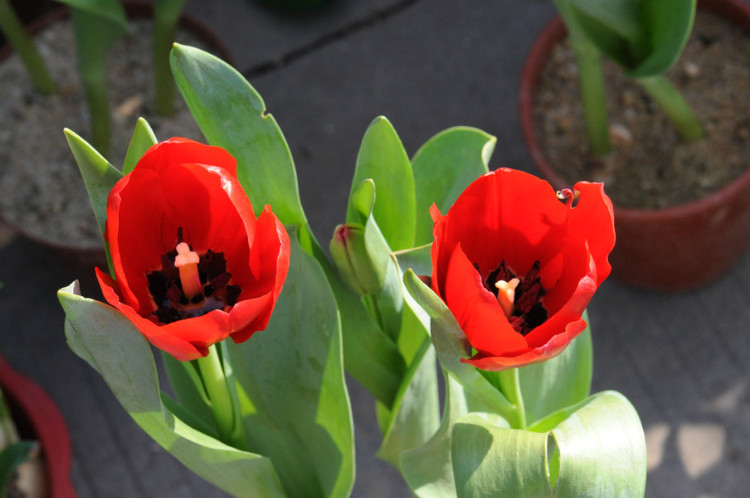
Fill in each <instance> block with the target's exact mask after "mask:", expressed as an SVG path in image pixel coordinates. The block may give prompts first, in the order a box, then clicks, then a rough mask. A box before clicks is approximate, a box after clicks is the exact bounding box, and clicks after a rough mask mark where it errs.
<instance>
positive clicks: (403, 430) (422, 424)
mask: <svg viewBox="0 0 750 498" xmlns="http://www.w3.org/2000/svg"><path fill="white" fill-rule="evenodd" d="M438 406H439V400H438V386H437V369H436V363H435V351H434V349H433V348H432V347H431V345H430V341H429V338H428V337H425V340H424V342H423V343H422V348H421V350H420V351H419V352H417V354H416V355H415V356H414V358H413V359H412V361H411V363H410V365H409V369H408V370H407V372H406V374H405V375H404V377H403V379H402V384H401V390H400V391H399V393H398V394H397V395H396V400H395V401H394V404H393V408H392V409H391V410H388V409H387V408H386V407H384V406H381V405H379V406H378V418H379V421H380V424H381V426H385V429H384V431H383V432H384V436H383V442H382V444H381V445H380V448H379V449H378V452H377V456H378V457H379V458H381V459H383V460H385V461H386V462H388V463H390V464H391V465H393V466H394V467H396V468H399V466H400V465H401V454H402V453H403V452H404V451H407V450H410V449H413V448H417V447H419V446H422V445H423V444H424V443H425V442H426V441H427V440H429V438H430V437H431V436H432V435H433V434H434V433H435V431H436V430H437V428H438V426H439V424H440V414H439V412H438Z"/></svg>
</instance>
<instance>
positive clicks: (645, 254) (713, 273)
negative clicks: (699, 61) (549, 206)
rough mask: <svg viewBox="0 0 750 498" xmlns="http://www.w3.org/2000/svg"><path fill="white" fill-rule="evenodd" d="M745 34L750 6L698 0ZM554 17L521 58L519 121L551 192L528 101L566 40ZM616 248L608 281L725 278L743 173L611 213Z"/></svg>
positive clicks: (741, 238)
mask: <svg viewBox="0 0 750 498" xmlns="http://www.w3.org/2000/svg"><path fill="white" fill-rule="evenodd" d="M698 8H700V9H707V10H711V11H713V12H715V13H717V14H719V15H721V16H722V17H725V18H726V19H727V20H729V21H731V22H733V23H735V24H737V25H738V26H740V27H742V28H743V29H745V30H747V31H748V32H750V5H748V4H746V3H745V2H744V1H742V0H699V1H698ZM566 35H567V33H566V30H565V25H564V24H563V22H562V20H561V19H560V18H559V17H558V18H555V19H554V20H552V22H550V23H549V24H548V25H547V27H546V28H545V29H544V31H543V32H542V33H541V35H540V36H539V38H538V39H537V41H536V42H535V44H534V46H533V47H532V49H531V52H530V53H529V56H528V58H527V61H526V65H525V67H524V70H523V75H522V80H521V91H520V116H521V126H522V129H523V134H524V138H525V140H526V144H527V146H528V148H529V151H530V153H531V157H532V159H533V161H534V163H535V165H536V167H537V168H538V170H539V172H540V173H541V174H542V175H543V176H545V177H546V178H547V179H548V180H549V181H550V182H551V183H552V184H553V185H555V187H557V188H563V187H567V186H569V185H567V183H566V182H565V181H564V180H563V179H562V178H561V177H560V176H559V175H558V174H557V173H556V172H555V171H554V170H553V169H552V167H551V166H550V164H549V163H548V162H547V160H546V158H545V157H544V152H543V151H542V150H541V148H540V146H539V142H538V139H537V136H536V130H535V128H534V121H533V106H534V95H535V93H536V88H537V86H538V84H539V81H540V78H541V74H542V72H543V70H544V67H545V65H546V63H547V59H548V56H549V54H550V53H551V51H552V49H553V47H554V46H555V45H556V44H558V43H560V41H561V40H563V39H564V38H565V37H566ZM615 229H616V232H617V243H616V245H615V249H614V251H613V253H612V255H611V257H610V260H611V262H612V275H613V276H614V277H615V278H617V279H618V280H620V281H622V282H625V283H627V284H631V285H635V286H639V287H646V288H651V289H658V290H665V291H675V290H687V289H691V288H695V287H698V286H700V285H703V284H706V283H708V282H710V281H712V280H714V279H716V278H717V277H719V276H721V275H722V274H724V273H725V272H726V271H728V270H729V269H730V268H731V267H732V265H733V264H734V263H735V262H737V260H738V259H739V258H740V257H741V256H742V255H743V253H744V252H745V249H746V248H747V246H748V244H750V169H748V171H747V172H745V173H744V174H743V175H742V176H740V177H739V178H737V179H736V180H735V181H733V182H732V183H729V184H728V185H726V186H724V187H723V188H721V189H720V190H718V191H716V192H714V193H712V194H710V195H708V196H707V197H704V198H702V199H699V200H696V201H694V202H690V203H688V204H683V205H680V206H675V207H670V208H665V209H658V210H653V209H631V208H620V207H617V206H615Z"/></svg>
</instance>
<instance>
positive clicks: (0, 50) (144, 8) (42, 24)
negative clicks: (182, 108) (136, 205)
mask: <svg viewBox="0 0 750 498" xmlns="http://www.w3.org/2000/svg"><path fill="white" fill-rule="evenodd" d="M123 7H124V8H125V12H126V14H127V16H128V18H129V19H150V18H151V17H152V15H153V6H152V5H151V4H150V3H147V2H140V1H132V2H127V1H126V2H124V3H123ZM69 17H70V13H69V11H68V8H67V7H65V6H59V7H56V8H55V9H54V10H51V11H49V12H47V13H46V14H44V15H42V16H41V17H39V18H37V19H36V20H34V21H33V22H32V23H31V24H30V25H29V26H28V27H27V31H28V32H29V33H30V34H31V35H32V36H34V35H37V34H39V33H41V32H42V31H43V30H44V29H46V28H47V27H49V26H50V25H52V24H53V23H55V22H58V21H60V20H64V19H67V18H69ZM179 27H181V28H183V29H186V30H188V31H190V32H192V33H193V34H194V35H196V36H197V37H198V38H200V39H201V40H203V41H204V42H205V43H206V44H207V45H208V46H210V47H212V48H213V49H214V50H213V52H214V53H215V54H216V55H217V56H218V57H220V58H221V59H222V60H224V61H225V62H227V63H229V64H231V65H234V58H233V57H232V55H231V53H230V52H229V49H228V48H227V47H226V45H225V44H224V43H223V42H222V41H221V40H220V39H219V37H217V36H216V34H214V32H213V31H211V30H210V29H209V28H208V27H207V26H206V25H205V24H203V23H202V22H200V21H199V20H197V19H196V18H194V17H191V16H190V15H187V14H182V15H181V17H180V21H179ZM12 51H13V49H12V47H11V46H10V45H9V44H5V45H2V46H0V63H2V61H4V60H5V59H6V58H7V57H8V56H10V54H11V53H12ZM177 98H180V97H177ZM133 124H135V121H134V123H133ZM71 157H72V156H71ZM81 181H83V180H81ZM0 222H3V223H5V224H7V225H8V226H9V227H11V228H12V229H13V230H14V231H15V232H16V233H18V234H21V235H22V236H24V237H25V238H27V239H29V240H31V241H33V242H35V243H37V244H39V245H41V246H44V247H47V248H49V249H51V250H52V252H53V253H54V254H55V255H57V256H60V257H62V259H63V260H65V261H68V262H70V263H72V264H75V265H87V266H90V265H94V266H100V267H102V268H105V267H106V266H107V262H106V258H105V256H104V249H103V248H102V247H101V246H95V247H92V246H80V245H72V244H64V243H59V242H53V241H50V240H48V239H45V238H43V237H40V236H39V235H36V234H34V233H31V232H29V231H28V230H26V229H25V228H24V227H23V225H21V224H18V223H16V222H14V220H12V219H9V218H8V217H7V216H4V215H3V213H2V212H0Z"/></svg>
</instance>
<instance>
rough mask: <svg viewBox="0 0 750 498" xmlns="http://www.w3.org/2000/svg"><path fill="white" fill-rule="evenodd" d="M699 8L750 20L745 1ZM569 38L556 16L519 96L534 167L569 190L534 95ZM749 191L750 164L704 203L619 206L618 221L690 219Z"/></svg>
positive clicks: (717, 0)
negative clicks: (550, 157)
mask: <svg viewBox="0 0 750 498" xmlns="http://www.w3.org/2000/svg"><path fill="white" fill-rule="evenodd" d="M698 8H701V9H707V10H711V11H716V12H718V13H724V14H725V17H729V18H731V17H732V16H731V15H729V14H731V13H734V12H739V11H741V12H743V13H744V17H746V18H748V19H750V4H747V3H745V2H744V1H743V0H698ZM749 28H750V27H749ZM566 36H567V29H566V28H565V24H564V23H563V21H562V19H561V18H560V16H559V15H558V16H555V17H554V18H553V19H552V20H551V21H550V22H549V23H548V24H547V25H546V26H545V27H544V29H543V30H542V32H541V33H540V35H539V36H538V37H537V39H536V41H535V42H534V45H533V46H532V47H531V50H530V51H529V54H528V56H527V59H526V64H525V65H524V68H523V72H522V76H521V78H522V79H521V87H520V92H519V107H520V119H521V128H522V131H523V136H524V140H525V142H526V145H527V147H528V150H529V151H530V154H531V156H532V159H533V160H534V163H535V164H536V165H537V167H538V168H539V169H540V170H541V173H543V175H544V176H546V177H547V178H549V179H551V180H552V182H553V183H554V186H555V188H565V187H568V186H569V185H568V184H567V182H566V181H565V180H563V179H562V178H561V177H560V175H558V174H557V172H556V171H555V170H554V169H552V167H551V166H550V164H549V162H548V161H547V158H546V157H544V154H543V153H542V152H541V149H542V148H541V146H540V145H539V141H538V139H537V136H536V133H535V132H534V129H535V127H534V119H533V112H532V109H533V107H534V94H535V93H536V89H537V87H538V84H539V79H538V78H537V77H536V76H535V75H538V74H541V71H540V69H541V68H543V67H544V64H545V63H546V61H547V55H548V54H549V52H550V50H551V48H552V47H554V46H555V45H556V44H557V43H559V42H560V41H562V40H563V39H564V38H565V37H566ZM748 188H750V163H748V169H747V170H746V171H745V172H744V173H743V174H742V175H740V176H739V177H737V178H735V179H734V180H732V181H730V182H729V183H727V184H726V185H724V186H722V187H721V188H719V189H717V190H715V191H713V192H711V193H709V194H708V195H706V196H704V197H701V198H700V199H695V200H692V201H690V202H686V203H684V204H679V205H675V206H668V207H664V208H656V209H652V208H638V207H621V206H617V205H614V206H613V207H614V210H615V213H616V217H617V218H631V219H636V218H637V219H642V220H662V219H669V218H675V217H683V216H690V215H692V214H695V213H698V212H701V211H704V210H706V209H711V208H714V207H716V206H718V205H719V204H722V203H723V199H725V198H726V197H728V196H733V195H736V193H737V192H738V191H741V190H746V189H748Z"/></svg>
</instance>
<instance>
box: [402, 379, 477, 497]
mask: <svg viewBox="0 0 750 498" xmlns="http://www.w3.org/2000/svg"><path fill="white" fill-rule="evenodd" d="M444 377H445V384H446V388H445V407H444V410H443V418H442V421H441V422H440V427H439V428H438V430H437V432H436V433H435V434H434V435H433V436H432V438H430V440H429V441H427V442H426V443H425V444H423V445H422V446H420V447H418V448H414V449H412V450H408V451H405V452H403V453H402V454H401V473H402V475H403V476H404V479H405V480H406V482H407V484H408V485H409V488H410V489H411V491H412V492H413V493H414V495H415V496H417V497H418V498H454V497H455V496H456V486H455V484H454V479H453V465H452V462H451V432H452V431H453V424H454V423H455V421H456V420H458V418H459V417H460V416H462V415H464V414H466V413H468V412H469V410H470V406H469V403H468V402H467V399H466V394H465V392H464V390H463V388H462V387H461V385H460V384H459V383H458V382H456V380H455V379H454V378H453V377H451V376H450V375H447V374H446V375H444Z"/></svg>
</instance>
